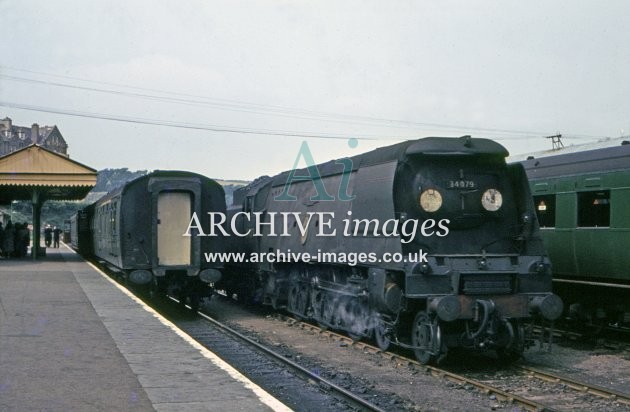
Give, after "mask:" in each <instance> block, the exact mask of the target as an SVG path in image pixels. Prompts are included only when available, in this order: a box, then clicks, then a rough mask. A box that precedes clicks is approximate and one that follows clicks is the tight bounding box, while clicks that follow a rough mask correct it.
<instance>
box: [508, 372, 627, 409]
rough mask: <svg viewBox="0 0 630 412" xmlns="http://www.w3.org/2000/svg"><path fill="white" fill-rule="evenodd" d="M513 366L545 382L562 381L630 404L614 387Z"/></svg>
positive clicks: (623, 394) (602, 396)
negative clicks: (605, 386) (610, 387)
mask: <svg viewBox="0 0 630 412" xmlns="http://www.w3.org/2000/svg"><path fill="white" fill-rule="evenodd" d="M514 366H515V367H517V368H519V369H521V370H523V371H524V372H526V373H527V374H528V375H529V376H531V377H534V378H537V379H541V380H544V381H547V382H553V383H562V384H565V385H567V386H568V387H570V388H573V389H575V390H576V391H580V392H584V393H588V394H591V395H595V396H599V397H600V398H605V399H611V400H615V401H618V402H621V403H624V404H626V405H630V395H628V394H625V393H623V392H619V391H616V390H614V389H609V388H604V387H603V386H599V385H595V384H591V383H585V382H581V381H578V380H575V379H573V378H569V377H566V376H560V375H556V374H555V373H551V372H546V371H541V370H540V369H536V368H533V367H531V366H526V365H514Z"/></svg>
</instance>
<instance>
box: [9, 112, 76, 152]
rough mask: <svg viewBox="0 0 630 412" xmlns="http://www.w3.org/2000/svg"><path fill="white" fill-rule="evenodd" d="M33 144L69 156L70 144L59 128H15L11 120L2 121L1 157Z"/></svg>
mask: <svg viewBox="0 0 630 412" xmlns="http://www.w3.org/2000/svg"><path fill="white" fill-rule="evenodd" d="M32 144H37V145H40V146H42V147H44V148H46V149H48V150H52V151H53V152H57V153H59V154H62V155H64V156H68V144H67V143H66V140H65V139H64V138H63V136H62V135H61V132H60V131H59V129H57V126H42V127H39V125H38V124H37V123H33V125H32V126H31V127H24V126H14V125H13V122H12V121H11V119H10V118H8V117H5V118H4V119H2V121H0V156H4V155H7V154H9V153H11V152H15V151H16V150H20V149H22V148H24V147H26V146H30V145H32Z"/></svg>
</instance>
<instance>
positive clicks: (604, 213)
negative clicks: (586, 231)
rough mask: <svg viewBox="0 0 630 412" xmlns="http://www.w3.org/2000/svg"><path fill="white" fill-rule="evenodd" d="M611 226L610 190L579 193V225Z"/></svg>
mask: <svg viewBox="0 0 630 412" xmlns="http://www.w3.org/2000/svg"><path fill="white" fill-rule="evenodd" d="M608 226H610V190H598V191H595V192H581V193H578V227H608Z"/></svg>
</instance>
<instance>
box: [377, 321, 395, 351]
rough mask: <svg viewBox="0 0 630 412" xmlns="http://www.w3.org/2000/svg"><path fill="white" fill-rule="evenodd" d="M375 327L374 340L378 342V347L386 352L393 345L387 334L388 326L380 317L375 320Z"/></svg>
mask: <svg viewBox="0 0 630 412" xmlns="http://www.w3.org/2000/svg"><path fill="white" fill-rule="evenodd" d="M374 325H375V326H374V340H375V341H376V346H378V348H379V349H380V350H382V351H383V352H385V351H387V350H388V349H389V347H390V346H391V343H392V341H391V340H390V339H389V336H388V335H387V333H386V332H387V325H386V324H385V322H383V320H382V319H381V318H380V316H378V317H376V318H375V321H374Z"/></svg>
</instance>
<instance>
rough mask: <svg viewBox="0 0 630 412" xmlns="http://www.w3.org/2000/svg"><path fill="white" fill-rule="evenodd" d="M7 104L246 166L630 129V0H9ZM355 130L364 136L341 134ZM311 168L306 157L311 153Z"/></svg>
mask: <svg viewBox="0 0 630 412" xmlns="http://www.w3.org/2000/svg"><path fill="white" fill-rule="evenodd" d="M0 16H1V20H2V24H1V25H0V56H2V59H0V118H4V117H5V116H8V117H10V118H12V119H13V123H14V124H16V125H21V126H30V125H31V124H32V123H38V124H39V125H40V126H43V125H52V124H55V125H57V126H58V127H59V129H60V131H61V132H62V134H63V136H64V138H65V139H66V141H67V142H68V144H69V153H70V156H71V158H72V159H75V160H77V161H79V162H81V163H84V164H86V165H88V166H91V167H93V168H96V169H99V170H100V169H104V168H118V167H127V168H129V169H132V170H136V169H149V170H155V169H181V170H190V171H194V172H198V173H202V174H204V175H207V176H209V177H213V178H223V179H246V180H250V179H253V178H255V177H257V176H260V175H265V174H267V175H273V174H276V173H279V172H281V171H283V170H287V169H290V168H291V167H292V166H293V164H294V162H295V159H296V157H297V154H298V151H299V149H300V146H301V145H302V142H303V141H306V142H307V143H308V145H309V148H310V150H311V153H312V154H313V158H314V159H315V161H316V162H324V161H327V160H330V159H334V158H340V157H345V156H351V155H355V154H359V153H362V152H365V151H368V150H371V149H373V148H376V147H379V146H385V145H388V144H394V143H397V142H400V141H402V140H405V139H416V138H421V137H426V136H453V137H454V136H461V135H466V134H468V135H472V136H473V137H487V138H492V139H495V140H497V141H499V142H500V143H502V144H503V145H505V146H506V147H507V148H508V150H509V151H510V152H511V153H512V154H518V153H526V152H535V151H540V150H544V149H548V148H550V147H551V142H550V141H549V139H545V138H544V137H545V136H548V135H553V134H556V133H561V134H562V135H563V141H564V143H565V145H570V144H580V143H588V142H594V141H597V140H598V139H601V138H604V137H612V138H616V137H619V136H622V135H629V134H630V20H629V17H628V16H630V2H628V1H625V0H622V1H613V0H610V1H606V2H596V1H575V0H571V1H527V2H525V1H463V0H462V1H439V2H438V1H431V2H429V1H420V0H414V1H404V0H399V1H384V0H381V1H370V0H361V1H353V0H344V1H334V0H330V1H327V0H317V1H315V0H313V1H300V0H293V1H284V0H249V1H240V0H225V1H220V0H188V1H175V0H107V1H105V0H102V1H95V0H92V1H86V0H76V1H71V0H67V1H64V0H57V1H54V2H53V1H50V0H43V1H40V0H0ZM350 138H357V139H358V141H359V144H358V146H357V147H351V146H352V145H349V144H348V141H349V139H350ZM302 166H303V164H302Z"/></svg>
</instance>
